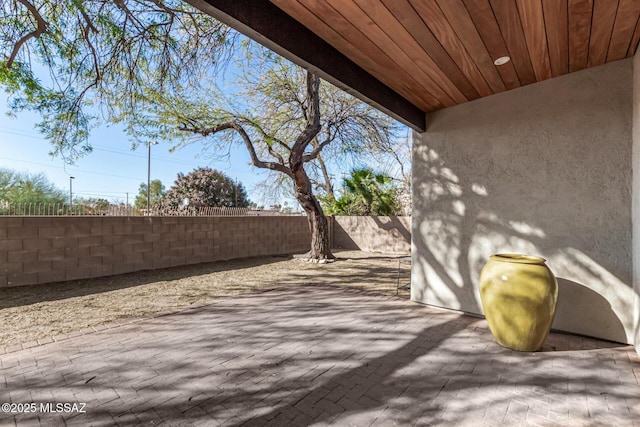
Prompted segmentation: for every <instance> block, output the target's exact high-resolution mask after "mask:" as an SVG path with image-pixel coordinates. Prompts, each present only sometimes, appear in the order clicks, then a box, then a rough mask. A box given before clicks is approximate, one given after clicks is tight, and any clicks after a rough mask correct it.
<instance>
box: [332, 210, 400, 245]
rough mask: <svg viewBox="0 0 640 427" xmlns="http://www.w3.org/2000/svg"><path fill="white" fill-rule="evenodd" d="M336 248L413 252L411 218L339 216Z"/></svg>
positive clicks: (335, 225) (334, 223) (335, 230)
mask: <svg viewBox="0 0 640 427" xmlns="http://www.w3.org/2000/svg"><path fill="white" fill-rule="evenodd" d="M333 247H334V248H339V249H359V250H362V251H368V252H392V253H409V252H411V217H407V216H391V217H389V216H379V217H376V216H336V217H334V218H333Z"/></svg>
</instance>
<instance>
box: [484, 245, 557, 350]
mask: <svg viewBox="0 0 640 427" xmlns="http://www.w3.org/2000/svg"><path fill="white" fill-rule="evenodd" d="M479 287H480V299H481V301H482V308H483V309H484V315H485V317H486V318H487V323H489V329H491V333H492V334H493V337H494V338H495V340H496V342H497V343H498V344H500V345H501V346H503V347H507V348H511V349H513V350H518V351H536V350H539V349H540V347H542V344H543V343H544V340H545V339H546V338H547V335H549V330H550V329H551V324H552V323H553V318H554V317H555V314H556V305H557V302H558V282H557V281H556V278H555V276H554V275H553V273H552V272H551V270H549V267H547V265H546V264H545V259H544V258H540V257H537V256H531V255H519V254H499V255H492V256H491V259H490V260H489V262H487V264H486V265H485V266H484V268H483V269H482V271H481V272H480V281H479Z"/></svg>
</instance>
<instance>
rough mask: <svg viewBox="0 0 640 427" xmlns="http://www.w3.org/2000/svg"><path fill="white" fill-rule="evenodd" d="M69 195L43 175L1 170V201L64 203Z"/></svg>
mask: <svg viewBox="0 0 640 427" xmlns="http://www.w3.org/2000/svg"><path fill="white" fill-rule="evenodd" d="M67 200H68V196H67V193H66V192H65V191H63V190H61V189H59V188H57V187H56V186H55V185H53V184H52V183H51V182H49V180H48V179H47V177H46V176H45V175H44V174H43V173H40V174H29V173H24V172H18V171H14V170H11V169H5V168H1V169H0V201H3V202H8V203H64V202H66V201H67Z"/></svg>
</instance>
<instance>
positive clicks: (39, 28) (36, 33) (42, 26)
mask: <svg viewBox="0 0 640 427" xmlns="http://www.w3.org/2000/svg"><path fill="white" fill-rule="evenodd" d="M18 1H19V2H20V3H22V4H23V5H24V6H25V7H26V8H27V9H28V10H29V12H30V13H31V15H33V17H34V19H35V20H36V23H37V25H36V29H35V30H33V31H32V32H30V33H28V34H26V35H24V36H23V37H22V38H20V40H18V41H17V42H16V44H15V45H14V46H13V50H12V51H11V54H10V55H9V58H8V59H7V68H11V66H12V65H13V61H15V59H16V56H17V55H18V52H20V49H21V48H22V45H24V44H25V43H26V42H27V41H28V40H29V39H32V38H38V37H40V36H41V35H42V33H44V32H45V31H46V30H47V22H46V21H45V20H44V18H42V15H40V12H38V9H36V8H35V6H34V5H33V4H31V3H30V2H29V1H27V0H18Z"/></svg>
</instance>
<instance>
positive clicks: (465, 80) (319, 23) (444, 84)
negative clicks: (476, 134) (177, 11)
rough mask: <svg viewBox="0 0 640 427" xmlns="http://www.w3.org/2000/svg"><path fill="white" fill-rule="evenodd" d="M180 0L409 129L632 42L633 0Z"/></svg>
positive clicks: (639, 18) (637, 13)
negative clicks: (436, 114)
mask: <svg viewBox="0 0 640 427" xmlns="http://www.w3.org/2000/svg"><path fill="white" fill-rule="evenodd" d="M187 1H189V2H190V3H191V4H193V5H194V6H196V7H198V8H199V9H201V10H202V11H204V12H206V13H208V14H210V15H211V16H213V17H215V18H217V19H218V20H220V21H222V22H224V23H226V24H227V25H229V26H231V27H233V28H235V29H236V30H238V31H240V32H241V33H244V34H245V35H247V36H248V37H250V38H252V39H254V40H256V41H258V42H259V43H261V44H263V45H265V46H266V47H268V48H270V49H272V50H273V51H275V52H277V53H279V54H280V55H282V56H284V57H285V58H287V59H289V60H291V61H293V62H295V63H297V64H299V65H301V66H303V67H305V68H307V69H309V70H311V71H314V72H316V73H318V74H319V75H320V77H322V78H323V79H325V80H326V81H328V82H330V83H332V84H334V85H336V86H338V87H340V88H342V89H344V90H346V91H347V92H349V93H351V94H353V95H354V96H357V97H358V98H360V99H362V100H363V101H365V102H368V103H369V104H371V105H373V106H375V107H377V108H379V109H380V110H382V111H384V112H386V113H387V114H389V115H390V116H392V117H394V118H396V119H398V120H400V121H401V122H403V123H405V124H407V125H409V126H410V127H412V128H413V129H415V130H418V131H424V130H425V126H426V113H428V112H430V111H434V110H438V109H441V108H446V107H451V106H453V105H457V104H461V103H464V102H468V101H471V100H473V99H477V98H480V97H485V96H490V95H493V94H496V93H500V92H503V91H506V90H511V89H516V88H518V87H521V86H524V85H528V84H532V83H536V82H540V81H543V80H546V79H550V78H554V77H558V76H561V75H563V74H567V73H571V72H576V71H580V70H582V69H585V68H589V67H595V66H598V65H602V64H605V63H607V62H612V61H617V60H620V59H624V58H629V57H631V56H633V54H634V53H635V52H636V50H637V49H638V45H639V44H640V1H639V0H598V1H594V0H270V1H267V0H187ZM501 57H508V58H509V60H507V61H506V62H505V63H502V64H500V61H497V60H498V59H499V58H501Z"/></svg>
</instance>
